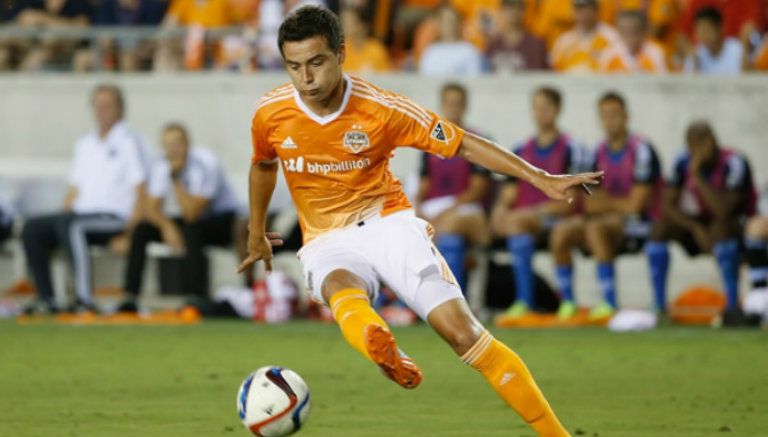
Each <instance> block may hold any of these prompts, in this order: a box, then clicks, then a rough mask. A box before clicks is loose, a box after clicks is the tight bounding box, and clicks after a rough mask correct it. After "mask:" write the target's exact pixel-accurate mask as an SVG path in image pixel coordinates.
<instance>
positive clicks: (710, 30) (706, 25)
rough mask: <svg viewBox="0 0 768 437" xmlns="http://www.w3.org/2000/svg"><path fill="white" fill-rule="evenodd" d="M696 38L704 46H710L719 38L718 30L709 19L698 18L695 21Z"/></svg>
mask: <svg viewBox="0 0 768 437" xmlns="http://www.w3.org/2000/svg"><path fill="white" fill-rule="evenodd" d="M696 40H697V41H699V42H700V43H702V44H704V45H706V46H712V45H714V44H716V43H717V42H718V41H719V40H720V30H719V29H718V28H717V26H715V25H713V24H712V23H710V22H709V21H706V20H699V21H698V22H697V23H696Z"/></svg>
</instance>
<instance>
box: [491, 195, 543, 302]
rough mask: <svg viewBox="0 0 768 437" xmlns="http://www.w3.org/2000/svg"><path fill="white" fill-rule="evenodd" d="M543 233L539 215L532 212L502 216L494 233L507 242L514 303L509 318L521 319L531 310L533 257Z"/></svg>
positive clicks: (520, 211) (529, 210)
mask: <svg viewBox="0 0 768 437" xmlns="http://www.w3.org/2000/svg"><path fill="white" fill-rule="evenodd" d="M541 231H542V221H541V217H540V215H539V214H538V213H537V212H536V211H534V210H532V209H519V210H515V211H510V213H509V214H505V215H504V216H503V217H501V218H500V219H499V220H498V222H497V223H496V229H494V232H495V233H496V234H498V235H503V236H504V237H505V238H506V243H507V250H508V251H509V254H510V255H511V256H512V260H513V262H512V265H511V267H512V270H513V272H514V275H515V293H516V299H515V303H514V304H513V305H512V306H511V307H509V309H508V310H507V315H508V316H510V317H521V316H523V315H525V314H527V313H528V311H529V310H530V309H531V308H533V307H534V304H535V302H534V277H533V254H534V252H535V251H536V236H537V235H539V234H540V233H541Z"/></svg>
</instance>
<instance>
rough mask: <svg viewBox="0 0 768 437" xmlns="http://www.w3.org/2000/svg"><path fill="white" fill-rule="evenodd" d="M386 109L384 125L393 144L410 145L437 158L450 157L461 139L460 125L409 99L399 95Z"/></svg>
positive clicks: (457, 148)
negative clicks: (386, 118)
mask: <svg viewBox="0 0 768 437" xmlns="http://www.w3.org/2000/svg"><path fill="white" fill-rule="evenodd" d="M389 113H390V116H389V117H388V123H387V127H388V128H389V129H390V135H391V141H392V144H393V146H394V147H413V148H415V149H418V150H421V151H423V152H427V153H432V154H434V155H438V156H440V157H441V158H451V157H453V156H454V155H456V152H458V150H459V147H460V146H461V141H462V139H464V130H463V129H461V128H460V127H458V126H456V125H455V124H453V123H451V122H449V121H446V120H442V119H441V118H440V117H439V116H438V115H437V114H435V113H434V112H432V111H429V110H427V109H424V108H422V107H421V106H419V105H417V104H415V103H413V102H412V101H411V100H410V99H407V98H404V97H399V98H398V100H397V103H394V104H393V105H392V106H391V107H390V108H389Z"/></svg>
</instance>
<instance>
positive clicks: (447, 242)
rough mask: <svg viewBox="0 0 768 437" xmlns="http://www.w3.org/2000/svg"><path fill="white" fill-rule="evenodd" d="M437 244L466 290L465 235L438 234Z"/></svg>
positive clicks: (461, 285) (460, 284) (462, 287)
mask: <svg viewBox="0 0 768 437" xmlns="http://www.w3.org/2000/svg"><path fill="white" fill-rule="evenodd" d="M436 245H437V250H439V251H440V253H441V254H442V255H443V258H445V262H447V263H448V267H449V268H450V269H451V272H453V276H454V277H456V282H458V283H459V287H461V289H462V290H464V289H465V284H464V253H465V247H464V237H462V236H461V235H458V234H441V235H438V236H437V242H436Z"/></svg>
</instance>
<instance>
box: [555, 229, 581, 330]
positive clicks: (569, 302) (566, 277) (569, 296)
mask: <svg viewBox="0 0 768 437" xmlns="http://www.w3.org/2000/svg"><path fill="white" fill-rule="evenodd" d="M584 225H585V220H584V217H582V216H575V217H571V218H568V219H566V220H563V221H560V222H558V223H557V224H556V225H555V226H554V227H553V228H552V232H551V233H550V235H549V250H550V252H551V253H552V258H554V261H555V278H556V280H557V288H558V291H559V293H560V297H561V298H562V303H561V304H560V309H558V311H557V315H558V317H560V318H568V317H571V316H573V315H574V314H575V313H576V305H575V299H574V295H573V254H572V250H573V249H574V248H578V247H583V246H584V244H585V238H584Z"/></svg>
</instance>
